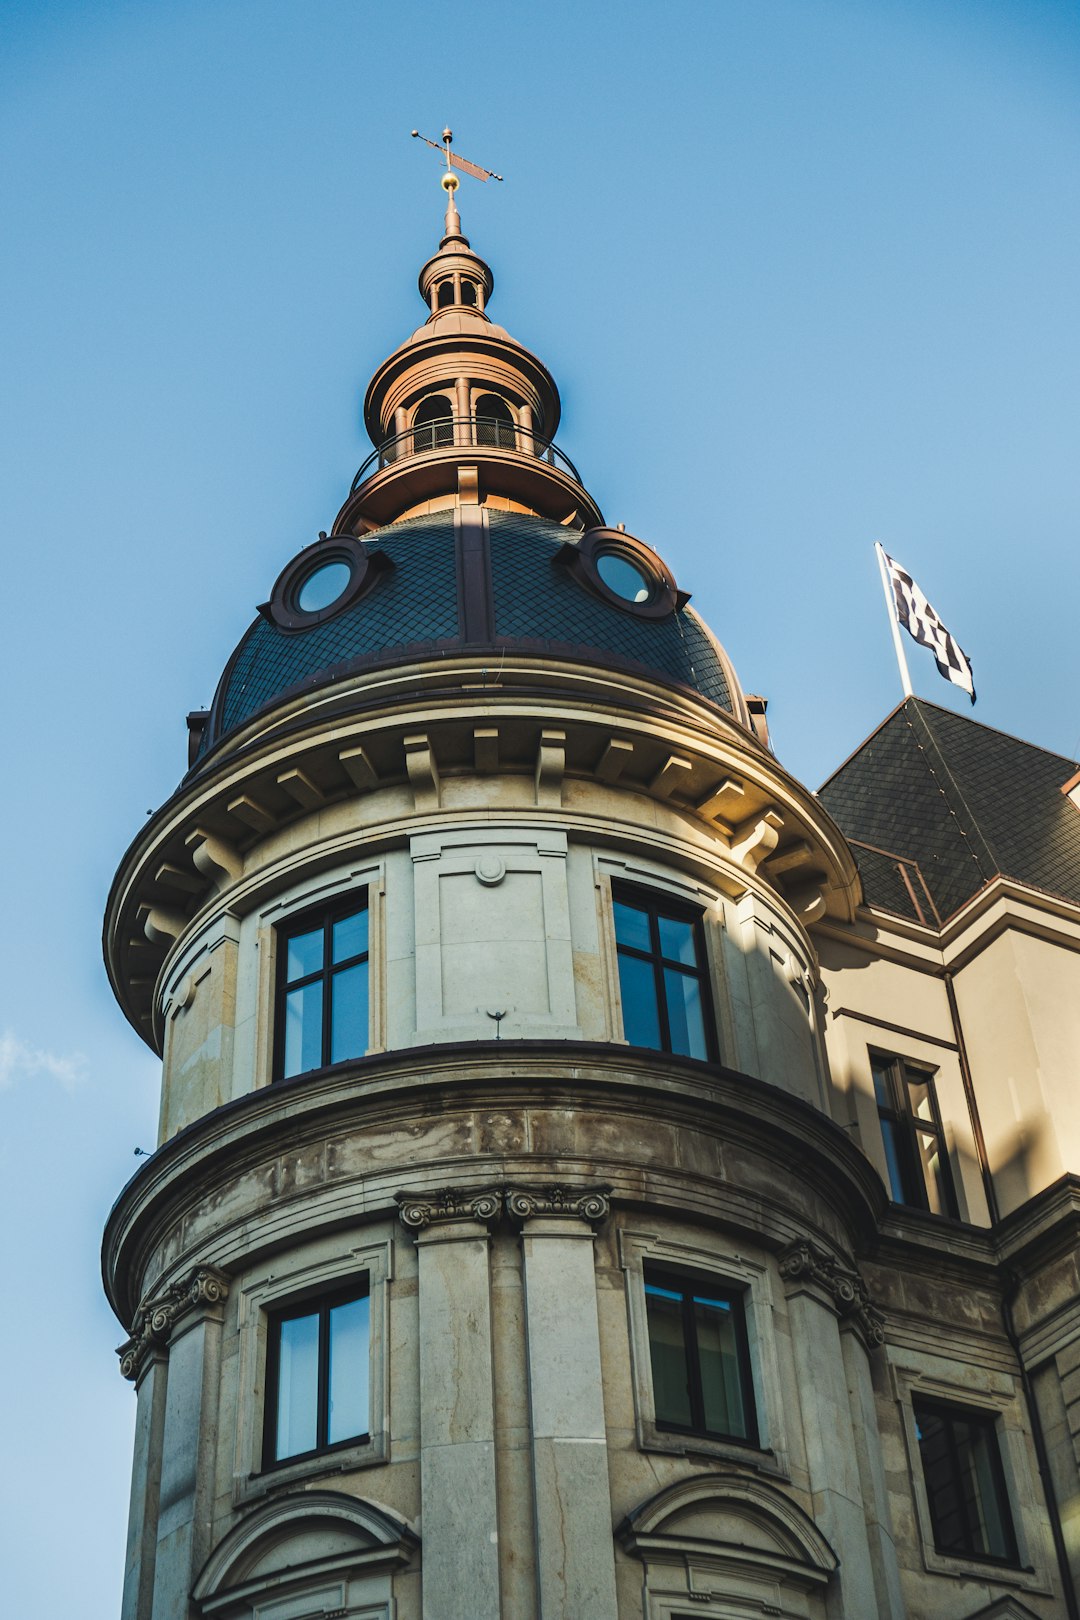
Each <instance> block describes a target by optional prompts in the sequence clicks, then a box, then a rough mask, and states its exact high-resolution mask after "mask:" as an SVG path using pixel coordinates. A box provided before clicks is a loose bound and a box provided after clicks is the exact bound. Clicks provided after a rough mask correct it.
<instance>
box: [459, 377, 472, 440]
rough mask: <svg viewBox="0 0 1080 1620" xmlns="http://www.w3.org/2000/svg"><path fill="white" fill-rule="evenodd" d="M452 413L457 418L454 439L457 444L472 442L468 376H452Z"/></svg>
mask: <svg viewBox="0 0 1080 1620" xmlns="http://www.w3.org/2000/svg"><path fill="white" fill-rule="evenodd" d="M454 415H455V416H456V417H457V418H458V421H457V424H456V431H455V434H454V439H455V442H456V443H457V444H473V443H474V442H475V441H474V438H473V434H474V431H475V430H474V428H473V426H472V424H471V422H469V420H468V418H469V417H470V416H471V415H472V398H471V390H470V387H469V379H468V377H455V378H454Z"/></svg>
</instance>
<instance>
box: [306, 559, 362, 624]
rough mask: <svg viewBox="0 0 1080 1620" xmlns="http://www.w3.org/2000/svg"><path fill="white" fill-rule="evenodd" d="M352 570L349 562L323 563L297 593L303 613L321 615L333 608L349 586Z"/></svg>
mask: <svg viewBox="0 0 1080 1620" xmlns="http://www.w3.org/2000/svg"><path fill="white" fill-rule="evenodd" d="M351 579H352V569H351V568H350V567H349V564H348V563H347V562H328V563H323V565H322V567H321V568H315V569H313V570H312V572H311V573H310V574H309V575H308V576H307V578H306V579H305V580H304V581H303V583H302V584H301V586H300V589H299V590H298V591H297V593H296V605H297V607H298V608H299V609H300V611H301V613H321V612H322V610H323V609H324V608H328V607H331V606H332V605H333V604H334V603H335V602H336V601H337V599H338V597H339V596H341V595H342V594H343V593H344V592H345V591H346V590H347V589H348V586H349V581H350V580H351Z"/></svg>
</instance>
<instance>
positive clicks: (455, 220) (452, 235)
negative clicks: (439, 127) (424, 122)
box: [412, 128, 502, 242]
mask: <svg viewBox="0 0 1080 1620" xmlns="http://www.w3.org/2000/svg"><path fill="white" fill-rule="evenodd" d="M412 133H413V135H414V137H415V138H416V139H417V140H418V141H423V142H424V143H425V144H426V145H427V146H430V147H432V148H433V150H434V151H436V152H444V153H445V155H446V173H445V174H444V175H443V177H442V184H443V189H444V191H445V192H446V226H445V234H444V236H443V241H444V242H446V241H453V240H454V239H457V238H460V240H461V241H463V242H464V241H465V240H466V239H465V237H464V235H463V234H462V230H461V215H460V214H459V213H458V209H457V203H456V202H455V201H454V193H455V191H456V190H457V188H458V186H459V185H460V184H461V182H460V181H459V179H458V177H457V175H456V174H454V173H452V170H454V169H460V170H461V172H462V173H463V174H471V175H472V176H473V178H474V179H476V180H484V181H487V180H501V179H502V175H501V174H496V173H495V171H494V169H482V168H481V167H480V165H479V164H478V163H470V162H469V160H468V158H463V157H460V156H459V155H458V153H457V152H453V151H451V149H450V143H451V141H452V140H453V139H454V132H453V130H452V129H450V128H447V129H444V130H443V132H442V140H441V141H432V140H428V137H427V136H426V135H421V133H420V131H419V130H418V129H414V130H413V132H412Z"/></svg>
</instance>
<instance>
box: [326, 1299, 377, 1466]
mask: <svg viewBox="0 0 1080 1620" xmlns="http://www.w3.org/2000/svg"><path fill="white" fill-rule="evenodd" d="M370 1304H371V1301H370V1300H369V1299H368V1297H367V1295H365V1296H364V1298H363V1299H353V1300H349V1301H348V1303H346V1304H344V1305H335V1306H333V1307H332V1309H331V1311H330V1324H329V1326H330V1364H329V1384H330V1404H329V1414H328V1419H327V1422H328V1431H327V1439H328V1443H329V1444H330V1445H332V1446H333V1445H336V1444H337V1442H338V1441H339V1440H348V1439H351V1438H352V1436H353V1435H357V1434H366V1433H367V1432H368V1356H369V1345H368V1336H369V1322H370Z"/></svg>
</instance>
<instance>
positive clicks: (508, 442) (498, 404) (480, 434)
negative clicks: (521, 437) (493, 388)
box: [476, 394, 517, 450]
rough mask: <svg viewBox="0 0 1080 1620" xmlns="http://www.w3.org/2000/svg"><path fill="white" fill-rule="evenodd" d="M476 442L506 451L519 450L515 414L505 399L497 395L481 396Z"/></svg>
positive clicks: (477, 415)
mask: <svg viewBox="0 0 1080 1620" xmlns="http://www.w3.org/2000/svg"><path fill="white" fill-rule="evenodd" d="M476 442H477V444H493V445H497V446H500V447H501V448H502V449H504V450H516V449H517V431H516V428H515V424H514V418H513V414H512V412H511V410H510V407H509V405H508V404H507V403H506V401H505V399H500V398H499V396H498V395H497V394H481V395H480V398H479V399H478V400H477V402H476Z"/></svg>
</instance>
